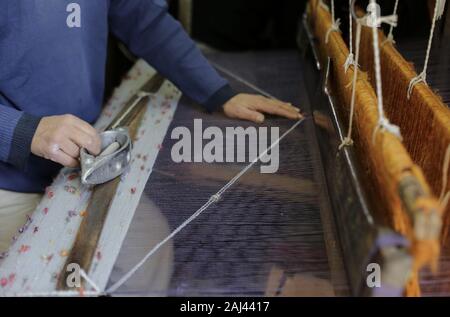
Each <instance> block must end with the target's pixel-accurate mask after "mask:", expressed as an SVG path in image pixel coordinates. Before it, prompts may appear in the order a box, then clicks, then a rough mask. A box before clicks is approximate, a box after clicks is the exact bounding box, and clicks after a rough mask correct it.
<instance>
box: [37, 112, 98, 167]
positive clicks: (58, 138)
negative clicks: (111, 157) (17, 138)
mask: <svg viewBox="0 0 450 317" xmlns="http://www.w3.org/2000/svg"><path fill="white" fill-rule="evenodd" d="M81 148H85V149H86V150H88V151H89V152H90V153H91V154H93V155H98V154H99V153H100V150H101V140H100V136H99V134H98V133H97V131H96V130H95V129H94V128H93V127H92V126H91V125H90V124H89V123H87V122H84V121H83V120H81V119H79V118H77V117H75V116H73V115H63V116H52V117H44V118H42V120H41V122H40V123H39V125H38V127H37V129H36V132H35V134H34V137H33V140H32V142H31V152H32V153H33V154H35V155H37V156H40V157H43V158H45V159H48V160H52V161H54V162H56V163H59V164H61V165H63V166H66V167H77V166H79V161H78V158H79V157H80V149H81Z"/></svg>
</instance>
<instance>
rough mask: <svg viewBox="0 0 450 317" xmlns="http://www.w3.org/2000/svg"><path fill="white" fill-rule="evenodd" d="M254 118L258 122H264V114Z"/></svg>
mask: <svg viewBox="0 0 450 317" xmlns="http://www.w3.org/2000/svg"><path fill="white" fill-rule="evenodd" d="M256 120H258V122H260V123H263V122H264V116H262V115H260V116H258V117H257V118H256Z"/></svg>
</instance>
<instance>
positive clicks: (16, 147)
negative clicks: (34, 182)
mask: <svg viewBox="0 0 450 317" xmlns="http://www.w3.org/2000/svg"><path fill="white" fill-rule="evenodd" d="M39 122H40V118H38V117H35V116H32V115H30V114H27V113H25V112H22V111H19V110H16V109H14V108H11V107H6V106H3V105H0V160H1V161H3V162H6V163H9V164H11V165H13V166H15V167H17V168H19V169H21V170H24V169H25V168H26V163H27V161H28V158H29V156H30V153H31V141H32V140H33V136H34V133H35V132H36V129H37V126H38V125H39Z"/></svg>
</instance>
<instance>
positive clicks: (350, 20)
mask: <svg viewBox="0 0 450 317" xmlns="http://www.w3.org/2000/svg"><path fill="white" fill-rule="evenodd" d="M351 7H352V0H348V25H349V32H348V36H349V41H348V42H349V53H348V56H347V59H346V60H345V64H344V70H345V72H347V71H348V68H349V67H350V65H357V63H355V60H354V56H353V16H352V10H351Z"/></svg>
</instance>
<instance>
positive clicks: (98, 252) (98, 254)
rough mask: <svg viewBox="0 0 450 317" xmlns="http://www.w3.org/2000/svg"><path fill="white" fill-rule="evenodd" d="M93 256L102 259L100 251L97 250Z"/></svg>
mask: <svg viewBox="0 0 450 317" xmlns="http://www.w3.org/2000/svg"><path fill="white" fill-rule="evenodd" d="M95 256H96V257H97V260H99V261H100V260H101V259H102V253H101V252H100V251H97V253H96V254H95Z"/></svg>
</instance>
